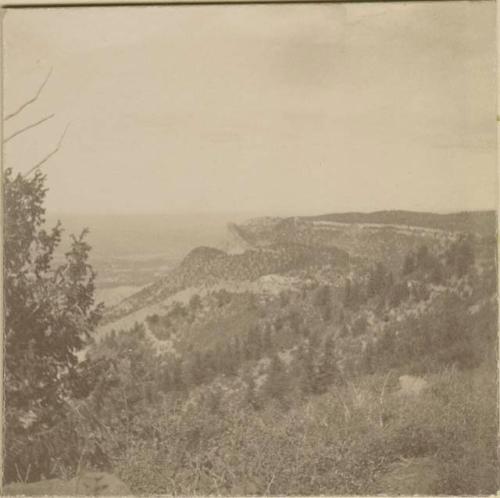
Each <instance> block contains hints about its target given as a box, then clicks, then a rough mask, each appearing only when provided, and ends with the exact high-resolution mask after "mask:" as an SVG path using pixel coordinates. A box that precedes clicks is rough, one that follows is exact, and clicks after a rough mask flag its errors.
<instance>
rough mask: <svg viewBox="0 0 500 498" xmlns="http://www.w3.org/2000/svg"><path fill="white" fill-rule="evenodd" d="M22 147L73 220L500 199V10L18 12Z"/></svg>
mask: <svg viewBox="0 0 500 498" xmlns="http://www.w3.org/2000/svg"><path fill="white" fill-rule="evenodd" d="M3 31H4V32H3V39H4V47H5V52H4V53H5V56H4V66H5V71H4V74H5V76H4V78H5V80H4V88H5V94H4V96H5V100H4V102H5V110H6V112H9V111H10V110H12V109H15V108H16V107H17V106H18V105H19V104H20V103H22V102H23V101H24V100H26V99H27V98H29V97H31V96H32V95H33V93H34V92H35V91H36V88H37V87H38V85H39V84H40V82H41V81H43V79H44V77H45V75H46V74H47V71H48V70H49V68H53V72H52V75H51V78H50V79H49V81H48V84H47V86H46V87H45V89H44V91H43V93H42V95H41V96H40V99H39V100H38V101H37V103H36V104H35V105H33V106H32V107H30V108H29V110H27V111H26V112H25V113H23V114H22V115H21V116H20V117H19V118H18V119H16V120H15V122H14V120H12V123H11V122H10V121H9V123H8V125H9V126H8V127H7V128H6V129H5V130H4V133H5V135H8V134H9V133H10V132H12V131H13V130H15V129H16V127H22V126H23V125H25V124H27V123H29V122H30V121H32V120H33V121H34V120H37V119H38V118H41V117H43V116H44V115H46V114H50V113H56V117H55V118H54V119H52V120H51V121H48V122H47V123H45V124H44V125H42V126H40V127H38V128H36V129H34V130H32V131H31V132H27V133H25V134H24V135H23V136H22V137H21V136H20V137H18V138H17V139H14V140H12V141H11V142H9V144H8V146H7V149H6V163H7V165H10V166H12V167H13V168H14V169H17V170H20V171H23V170H27V169H29V168H30V166H31V165H32V164H34V163H35V162H36V161H37V159H39V158H41V157H43V156H44V154H46V153H47V152H48V151H50V149H51V148H52V147H53V146H54V145H55V144H56V143H57V141H58V139H59V136H60V134H61V132H62V130H63V129H64V127H65V126H66V124H67V123H71V124H70V127H69V129H68V133H67V135H66V137H65V140H64V143H63V145H62V148H61V150H60V152H59V153H58V154H57V156H55V157H54V158H53V159H52V160H51V161H50V163H47V164H46V167H45V171H46V173H47V175H48V184H49V187H50V192H49V194H48V207H49V209H50V210H51V211H57V212H80V213H85V212H92V213H108V212H111V213H122V212H123V213H147V212H166V213H169V212H171V213H180V212H202V211H208V212H230V211H248V212H258V213H262V214H284V213H288V214H308V213H321V212H332V211H344V210H375V209H388V208H389V209H390V208H401V209H414V210H432V211H453V210H462V209H484V208H493V207H494V206H495V202H496V164H495V163H496V124H495V107H496V94H495V91H496V88H495V70H496V49H495V3H494V2H474V3H469V2H445V3H431V2H426V3H417V2H415V3H405V4H395V3H390V4H374V3H368V4H345V5H342V4H335V5H333V4H329V5H328V4H318V5H274V6H270V5H253V6H251V5H243V6H204V7H200V6H198V7H188V6H184V7H140V8H124V7H119V8H85V9H81V8H80V9H51V10H44V9H39V10H18V11H10V12H8V14H7V15H6V16H5V19H4V30H3Z"/></svg>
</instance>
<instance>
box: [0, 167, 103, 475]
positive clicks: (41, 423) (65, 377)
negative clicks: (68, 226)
mask: <svg viewBox="0 0 500 498" xmlns="http://www.w3.org/2000/svg"><path fill="white" fill-rule="evenodd" d="M3 181H4V206H5V210H4V291H5V293H4V296H5V298H4V310H5V336H4V337H5V374H4V386H5V406H6V410H5V458H4V462H5V469H4V476H5V479H6V480H13V479H25V478H27V477H28V478H35V479H36V478H37V477H40V476H41V475H48V474H50V472H51V469H50V464H51V461H52V459H53V458H54V457H55V455H56V454H57V453H58V451H59V448H51V446H52V443H51V442H50V438H51V431H52V430H53V428H54V427H56V426H57V424H60V423H61V422H62V421H63V420H64V419H65V417H66V413H67V404H68V400H70V399H71V398H72V397H74V396H75V395H77V394H80V395H81V394H85V393H81V392H79V390H80V370H81V367H80V365H78V361H77V353H78V352H79V351H80V350H81V349H82V348H83V347H84V346H85V345H86V344H87V342H88V339H89V336H90V333H91V332H92V330H93V329H94V328H95V326H96V324H97V322H98V319H99V316H100V313H101V309H100V307H99V306H95V305H94V298H93V293H94V273H93V271H92V268H91V267H90V265H89V264H88V253H89V250H90V247H89V246H88V244H87V243H86V242H85V239H84V236H85V232H82V234H81V235H80V236H79V237H73V238H72V244H71V247H70V249H69V250H68V252H67V253H66V258H65V262H64V263H62V264H61V265H59V266H57V267H56V266H55V265H54V264H53V255H54V250H55V249H56V247H57V246H58V244H59V243H60V242H61V235H62V228H61V226H60V225H59V224H58V225H56V226H55V227H54V228H52V229H51V230H50V231H47V230H46V229H45V228H44V212H45V210H44V207H43V201H44V197H45V193H46V189H45V188H44V176H43V175H42V174H41V173H40V172H37V173H36V174H35V175H33V176H32V177H31V178H24V177H22V176H21V175H17V176H14V175H13V173H12V171H11V170H10V169H7V170H6V171H5V173H4V179H3ZM48 443H50V444H48Z"/></svg>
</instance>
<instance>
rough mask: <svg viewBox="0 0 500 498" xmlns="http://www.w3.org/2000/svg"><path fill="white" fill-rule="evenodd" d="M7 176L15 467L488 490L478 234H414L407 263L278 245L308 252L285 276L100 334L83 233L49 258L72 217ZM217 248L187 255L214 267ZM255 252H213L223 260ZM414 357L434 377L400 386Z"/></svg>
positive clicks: (342, 487)
mask: <svg viewBox="0 0 500 498" xmlns="http://www.w3.org/2000/svg"><path fill="white" fill-rule="evenodd" d="M4 188H5V198H6V212H5V259H6V265H5V292H6V372H5V375H6V377H5V390H6V457H5V461H6V462H7V466H6V473H5V479H6V480H7V481H10V480H24V479H27V480H36V479H38V478H40V477H41V476H46V477H48V476H59V477H65V476H70V475H72V474H74V473H75V472H76V470H77V469H78V468H80V467H96V468H98V469H100V470H105V469H106V470H112V471H113V472H115V473H116V474H117V475H119V476H120V477H121V478H122V479H123V480H124V481H125V482H126V483H127V484H128V485H129V486H130V488H131V489H132V491H133V492H134V493H155V494H156V493H166V494H180V495H191V494H204V495H206V494H224V495H242V494H246V495H253V494H258V495H280V494H281V495H291V494H301V495H309V494H315V495H318V494H330V495H331V494H373V493H379V492H385V493H390V492H391V490H392V491H394V492H397V491H398V489H399V491H401V488H398V487H397V486H398V485H399V484H398V483H401V482H404V486H406V487H404V486H403V492H404V491H408V494H410V493H409V492H410V491H415V490H416V491H415V492H420V493H426V494H486V493H493V492H495V491H496V489H497V480H496V475H497V464H498V461H497V456H496V433H497V427H498V420H497V415H496V405H497V403H496V400H497V374H496V344H497V338H496V328H497V327H496V325H497V306H496V277H495V261H494V256H493V255H492V254H493V253H492V251H491V248H490V246H489V245H488V244H486V243H484V240H483V239H481V238H475V237H474V236H465V235H463V236H458V237H454V238H451V239H450V240H446V241H445V242H444V243H443V244H441V245H440V244H434V245H433V247H432V248H431V247H429V246H428V245H426V244H425V243H422V244H420V245H418V246H415V247H413V248H412V249H411V250H409V251H407V252H406V254H404V255H403V256H404V257H403V258H402V259H401V261H402V264H401V265H398V264H393V265H390V264H388V263H387V261H388V260H389V261H390V257H387V258H385V259H384V261H376V260H365V259H362V258H358V259H355V258H352V259H351V258H347V257H344V256H345V254H344V253H343V252H338V254H337V252H336V251H331V250H328V251H323V250H319V251H316V252H315V253H314V255H315V256H314V257H310V256H311V255H310V254H309V256H308V257H306V256H304V255H307V253H308V246H307V245H302V246H300V248H299V249H300V250H299V249H298V248H297V246H294V245H293V244H290V245H289V246H287V247H288V249H285V247H284V246H283V245H282V246H279V250H278V249H276V247H273V248H271V249H270V250H271V252H272V251H275V253H276V254H278V253H279V254H280V255H281V253H282V252H286V251H287V250H289V249H290V247H292V249H293V254H295V255H296V257H297V258H298V259H297V260H295V259H294V260H293V261H299V260H300V265H295V266H294V265H292V266H289V265H288V264H287V265H285V267H284V268H285V270H283V271H284V272H287V274H288V276H289V277H290V279H289V280H287V282H288V284H287V285H285V286H284V287H283V288H282V289H281V290H280V291H278V292H256V291H250V290H244V289H243V290H242V289H239V290H231V289H229V290H228V289H227V288H224V287H220V288H213V289H212V290H209V291H207V292H204V293H200V294H196V293H194V294H192V295H191V297H190V298H189V299H186V300H185V301H184V302H183V303H182V302H173V303H170V304H169V305H168V306H165V307H164V308H163V310H164V311H161V312H160V311H158V312H155V313H151V314H150V315H149V316H148V317H147V318H146V319H145V320H144V321H143V322H142V323H136V324H135V325H134V326H132V327H128V328H125V329H119V328H117V330H113V331H111V332H109V333H107V334H104V333H101V334H99V335H98V336H95V335H94V334H92V331H93V330H94V329H95V327H96V325H97V322H98V320H99V317H100V314H101V309H100V307H98V306H95V304H94V300H93V294H94V283H93V281H94V274H93V271H92V269H91V267H90V266H89V264H88V254H89V249H90V248H89V246H88V245H87V243H86V242H85V239H84V234H83V235H82V236H81V237H79V238H73V239H72V245H71V248H70V249H69V251H68V253H67V254H66V261H65V262H64V263H63V264H62V265H60V266H57V265H55V264H54V262H53V254H54V250H55V248H56V247H57V245H58V244H59V243H60V240H61V227H59V226H56V227H55V228H54V229H53V230H52V231H50V232H46V231H45V230H44V229H43V214H44V211H43V200H44V195H45V190H44V178H43V176H42V175H40V174H36V175H35V176H34V177H33V178H31V179H26V178H22V177H19V176H18V177H14V176H13V175H12V173H11V172H10V171H7V172H6V176H5V180H4ZM209 252H210V251H209ZM261 252H262V253H264V252H265V251H264V250H263V251H261ZM323 252H324V253H325V254H326V256H327V258H326V259H321V258H323V257H324V255H321V254H322V253H323ZM206 253H207V250H206V249H202V250H198V251H194V252H193V253H192V254H191V255H190V256H189V257H188V258H187V260H186V261H185V262H184V263H183V265H184V267H183V269H182V271H183V272H184V273H186V272H188V271H189V272H193V273H197V274H203V272H207V271H208V269H207V267H206V265H205V262H206V256H207V254H206ZM259 254H261V253H260V252H258V251H255V252H252V253H251V254H247V255H246V256H244V257H243V256H242V257H240V258H236V259H234V258H228V257H226V256H224V254H222V255H221V254H220V252H217V251H216V252H213V254H212V252H210V254H209V256H210V258H209V260H210V265H211V267H213V268H216V270H217V271H219V270H220V268H222V266H220V265H221V264H222V263H224V265H225V266H224V268H225V270H224V278H226V277H227V272H226V270H227V268H226V267H227V265H228V264H229V263H230V266H231V265H236V266H237V262H242V261H243V262H244V263H245V268H247V267H248V261H251V265H250V266H252V265H253V264H254V262H256V261H257V260H258V259H259ZM311 254H312V253H311ZM335 254H337V255H339V257H341V256H342V258H341V259H342V261H343V263H342V265H335V264H334V263H332V261H334V259H335V258H334V256H335ZM318 255H319V256H318ZM316 256H317V257H318V258H320V256H321V258H320V261H321V262H323V264H318V259H317V258H316ZM273 257H274V256H273ZM273 257H270V260H273ZM190 265H194V267H192V266H190ZM264 267H265V268H267V266H266V265H264ZM193 268H194V270H193ZM231 268H232V266H231ZM280 268H282V266H280ZM233 270H234V268H232V271H233ZM255 271H257V270H255ZM259 271H260V270H259ZM262 271H264V270H262ZM244 273H245V275H247V273H248V272H246V270H245V272H244ZM232 274H239V270H238V271H236V270H234V271H233V273H232ZM259 275H260V273H259ZM290 282H291V283H290ZM155 285H156V286H155V287H154V290H155V292H156V295H161V287H160V286H161V282H160V283H159V284H155ZM143 293H144V294H147V291H144V292H143ZM101 332H102V331H101ZM83 352H85V353H86V354H85V355H83ZM408 375H412V376H414V377H413V378H415V379H417V381H418V382H419V383H420V385H423V386H425V388H423V389H422V391H418V392H416V391H415V392H406V391H405V390H404V389H403V387H402V384H401V383H400V378H402V376H408ZM405 465H406V466H407V467H409V468H410V470H412V469H413V474H414V475H415V476H416V477H415V478H414V481H415V482H414V483H413V484H414V485H415V486H417V487H416V488H415V489H414V487H413V484H412V482H411V478H410V477H408V476H406V477H404V474H403V470H402V469H403V466H405ZM419 466H420V467H419ZM407 467H405V468H407ZM418 469H424V470H418ZM409 474H410V473H409ZM409 474H408V475H409ZM402 476H403V477H404V478H403V477H402Z"/></svg>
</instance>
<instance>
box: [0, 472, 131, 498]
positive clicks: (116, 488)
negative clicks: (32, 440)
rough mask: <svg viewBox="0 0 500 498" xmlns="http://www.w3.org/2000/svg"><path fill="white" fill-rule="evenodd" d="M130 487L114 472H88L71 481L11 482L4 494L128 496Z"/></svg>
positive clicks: (5, 488) (4, 489)
mask: <svg viewBox="0 0 500 498" xmlns="http://www.w3.org/2000/svg"><path fill="white" fill-rule="evenodd" d="M131 494H132V493H131V491H130V489H129V488H128V487H127V486H126V485H125V484H124V483H123V482H122V481H121V480H120V479H118V477H116V476H115V475H113V474H109V473H107V472H87V473H85V474H83V475H81V476H78V477H75V478H74V479H71V480H69V481H65V480H62V479H45V480H43V481H38V482H30V483H21V482H19V483H11V484H8V485H7V486H4V488H3V492H2V495H3V496H15V495H25V496H43V495H48V496H128V495H131Z"/></svg>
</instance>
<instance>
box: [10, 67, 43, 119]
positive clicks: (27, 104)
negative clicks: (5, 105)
mask: <svg viewBox="0 0 500 498" xmlns="http://www.w3.org/2000/svg"><path fill="white" fill-rule="evenodd" d="M51 74H52V68H50V70H49V72H48V73H47V76H46V77H45V79H44V80H43V82H42V84H41V85H40V87H39V88H38V90H37V92H36V94H35V95H34V96H33V97H32V98H31V99H29V100H27V101H26V102H24V103H23V104H22V105H20V106H19V107H18V108H17V109H16V110H15V111H12V112H11V113H10V114H7V115H6V116H4V120H5V121H7V120H9V119H12V118H13V117H15V116H17V115H18V114H20V113H21V112H22V111H24V109H26V107H28V106H30V105H31V104H33V102H36V101H37V99H38V97H40V94H41V93H42V90H43V89H44V87H45V85H46V84H47V81H49V78H50V75H51Z"/></svg>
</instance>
